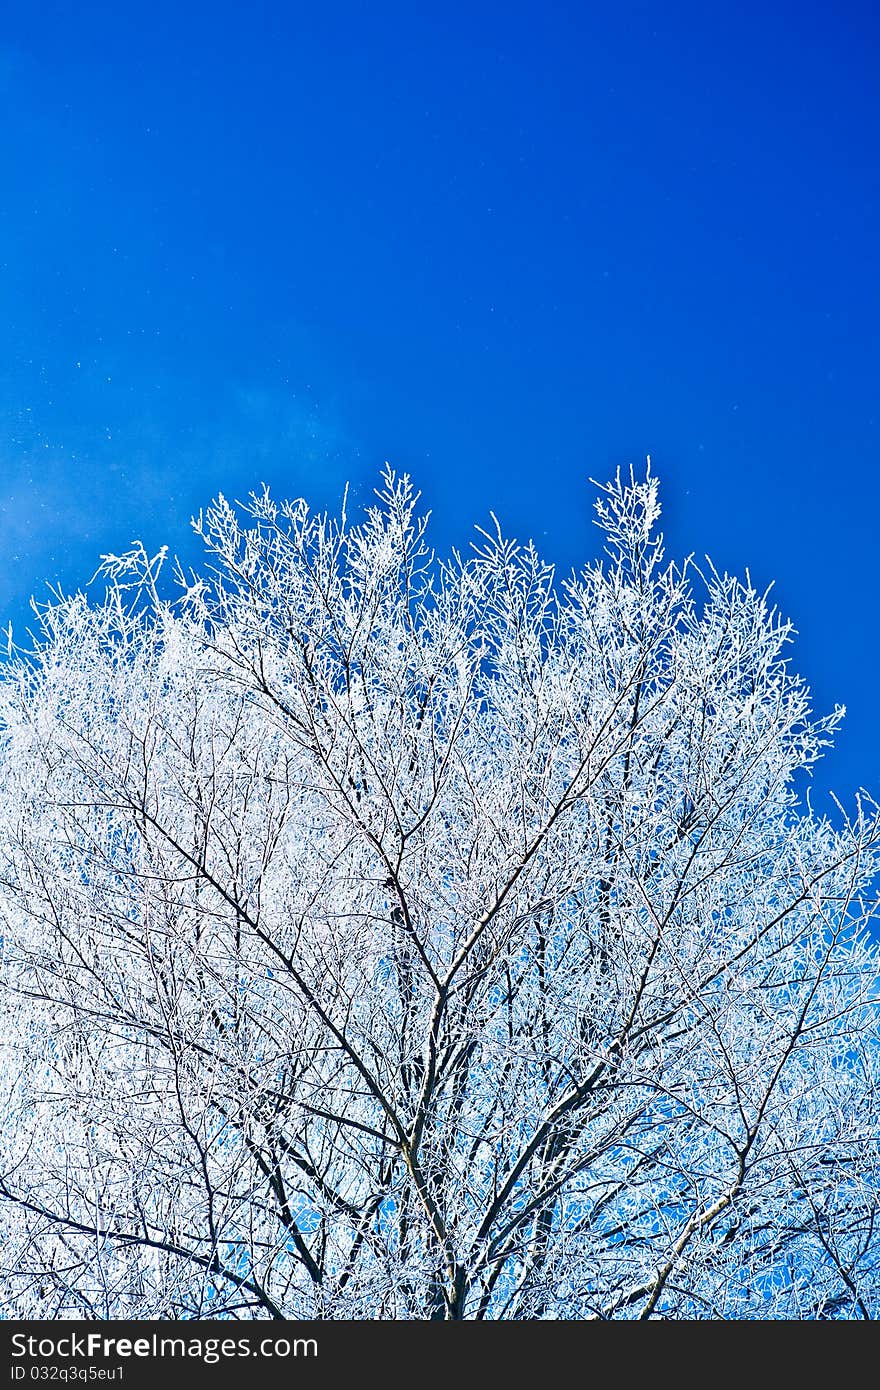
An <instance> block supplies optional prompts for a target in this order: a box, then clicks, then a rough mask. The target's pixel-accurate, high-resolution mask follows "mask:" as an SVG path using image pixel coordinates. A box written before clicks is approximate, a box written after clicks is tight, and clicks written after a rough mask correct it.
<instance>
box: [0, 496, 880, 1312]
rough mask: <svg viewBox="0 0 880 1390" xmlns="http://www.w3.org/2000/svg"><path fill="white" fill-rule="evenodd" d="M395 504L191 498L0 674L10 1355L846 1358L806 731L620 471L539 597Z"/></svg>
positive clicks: (839, 1125)
mask: <svg viewBox="0 0 880 1390" xmlns="http://www.w3.org/2000/svg"><path fill="white" fill-rule="evenodd" d="M416 505H417V497H416V495H415V494H414V493H413V491H412V488H411V486H410V483H409V481H408V479H407V478H405V477H404V478H397V477H395V476H394V475H393V474H391V473H388V474H387V475H386V477H385V479H384V485H383V487H382V488H381V490H380V492H379V494H378V502H377V504H376V505H375V506H374V507H372V508H371V509H370V510H368V512H367V513H366V514H365V517H364V519H363V520H362V522H361V523H360V524H357V525H351V524H349V522H348V521H347V519H346V516H345V512H344V509H343V513H342V515H341V517H340V518H339V519H336V520H333V519H330V518H328V517H326V516H322V515H313V514H312V513H311V512H310V511H309V509H308V508H307V506H306V504H305V503H304V502H302V501H297V502H292V503H290V504H284V505H280V506H279V505H277V504H276V503H275V502H274V501H273V500H272V498H271V497H270V496H269V495H268V494H263V495H258V496H255V497H254V498H252V499H251V501H250V503H249V505H247V506H246V507H244V508H239V509H237V510H236V509H234V508H232V507H231V506H229V505H228V504H227V503H226V501H224V500H223V499H222V498H220V499H218V501H217V502H216V503H215V504H214V505H213V506H212V507H211V508H210V509H209V510H208V511H207V512H206V513H205V514H204V516H203V517H201V518H200V519H199V520H198V522H197V524H196V530H197V532H198V533H199V535H200V536H201V538H202V539H203V541H204V544H205V547H206V550H207V560H206V564H205V568H204V571H203V573H202V574H201V576H197V575H196V574H192V575H190V576H184V575H183V573H182V572H180V571H179V570H178V574H177V579H178V581H179V584H180V588H179V589H175V588H173V587H172V586H170V585H169V586H168V588H167V590H166V588H165V587H164V575H163V576H160V574H159V570H160V567H161V563H162V558H163V557H162V556H161V555H160V556H157V557H155V558H150V557H149V556H148V554H147V553H146V552H145V551H144V550H143V549H142V548H135V549H134V550H133V551H131V552H130V553H128V554H126V555H123V556H119V557H114V556H110V557H105V564H104V569H103V574H104V588H103V589H102V591H101V594H102V596H101V597H99V598H97V599H92V600H90V599H89V598H87V597H85V596H83V595H82V594H76V595H74V596H73V597H65V596H63V595H56V596H55V598H53V600H52V602H51V603H49V604H48V605H47V606H45V607H43V606H41V607H40V608H39V610H38V618H39V625H38V630H37V634H36V638H35V640H34V643H33V647H32V649H31V650H29V651H28V652H20V653H19V654H18V655H17V656H16V655H15V654H13V658H12V660H11V661H10V662H9V663H8V664H7V667H6V671H5V679H4V680H3V681H2V683H0V789H2V790H0V800H2V817H0V914H2V915H0V933H2V990H0V1008H2V1019H0V1024H2V1027H0V1046H2V1062H0V1081H2V1087H3V1092H4V1094H3V1099H2V1104H3V1108H4V1115H5V1122H4V1125H3V1127H2V1137H0V1280H2V1284H0V1290H2V1298H3V1306H4V1307H5V1309H6V1311H7V1315H11V1316H18V1317H35V1318H42V1319H46V1318H61V1317H89V1318H94V1317H97V1318H111V1317H113V1318H119V1317H140V1318H167V1317H170V1318H191V1317H196V1318H199V1317H203V1318H204V1317H236V1318H270V1317H271V1318H278V1317H286V1318H299V1317H319V1318H358V1319H363V1318H415V1319H430V1318H445V1319H461V1318H473V1319H479V1318H488V1319H517V1318H519V1319H537V1318H568V1319H573V1318H576V1319H581V1318H649V1317H666V1318H688V1319H696V1318H712V1319H714V1318H778V1317H784V1318H798V1319H803V1318H850V1317H863V1318H873V1317H876V1316H877V1315H878V1313H880V1210H878V1192H880V1156H878V1135H880V1058H878V1012H877V990H876V985H877V974H878V960H877V954H876V952H875V951H874V950H873V949H872V947H871V946H870V942H869V939H868V936H867V931H866V924H867V919H868V917H869V915H870V910H871V909H870V905H869V903H867V902H866V901H863V898H864V895H865V893H866V891H869V890H870V884H871V880H872V876H873V875H874V874H875V873H876V871H877V867H878V851H877V843H878V829H877V822H876V819H875V817H874V812H873V808H872V807H871V806H870V805H869V804H868V803H867V801H865V800H863V802H862V803H861V804H857V806H856V809H855V810H854V812H853V813H852V814H851V815H849V816H844V815H843V813H842V812H841V814H840V815H839V816H838V815H836V814H835V816H834V817H833V818H831V819H828V818H820V817H817V816H816V815H815V814H814V813H813V812H812V810H811V809H810V805H809V801H808V799H805V798H804V796H803V783H804V781H805V779H804V777H803V771H804V769H809V767H810V765H811V764H812V763H813V762H814V761H815V759H816V758H817V757H818V756H820V753H821V751H822V749H823V746H824V745H826V744H827V743H828V742H829V738H830V735H831V733H832V731H833V728H834V725H835V724H836V722H837V719H838V717H839V714H838V713H836V714H835V715H833V716H832V717H830V718H825V719H818V720H817V719H814V718H813V717H812V716H811V713H810V707H809V701H808V695H807V692H806V691H805V689H804V686H803V685H802V684H801V682H800V681H799V680H798V679H797V678H796V677H795V676H794V675H793V674H792V673H791V671H790V669H789V666H788V663H787V657H786V644H787V642H788V640H789V637H790V629H789V627H788V626H787V625H786V624H785V623H784V622H782V621H781V620H780V619H779V617H778V615H777V614H776V613H775V612H774V611H773V610H772V609H770V608H769V607H768V603H767V599H766V595H763V596H762V595H761V594H760V593H758V592H756V591H755V590H754V589H753V588H752V586H751V585H750V584H749V583H746V584H742V583H741V582H739V581H737V580H736V579H733V578H729V577H728V576H726V575H720V574H718V573H716V572H715V571H714V570H713V569H712V568H711V567H704V571H703V572H701V570H699V569H698V568H697V567H696V566H695V565H694V564H693V563H690V562H688V563H685V564H683V565H680V566H679V565H675V564H669V563H667V562H666V561H665V560H664V557H663V551H662V547H661V539H660V537H659V536H658V535H657V534H656V522H657V517H658V513H659V507H658V503H657V490H656V483H655V480H654V479H653V478H652V477H651V476H650V473H649V474H648V476H647V477H646V478H645V479H644V480H635V479H633V478H632V476H631V477H630V478H629V479H628V480H624V481H621V480H620V478H619V477H618V479H617V480H616V481H614V482H612V483H611V484H610V485H609V486H607V487H605V488H603V489H602V490H601V493H600V500H599V502H598V513H599V522H600V524H601V525H602V527H603V528H604V531H605V534H606V549H607V555H606V557H605V558H604V560H603V561H602V563H597V564H593V565H591V566H589V567H588V568H586V569H585V570H584V572H583V573H582V574H581V575H580V576H579V577H572V578H571V579H569V580H566V581H565V582H561V583H560V582H558V581H556V580H555V579H554V576H553V573H552V571H551V569H550V568H549V567H548V566H547V565H546V564H544V563H543V562H542V560H541V559H540V557H539V556H538V555H537V554H536V552H535V550H534V549H533V548H532V547H531V546H526V547H521V546H517V545H515V544H512V543H510V542H509V541H507V540H506V539H504V537H503V535H502V533H501V531H500V529H498V528H497V527H495V528H494V529H491V530H490V531H489V532H481V533H480V535H479V541H478V543H477V544H476V545H475V547H474V548H473V550H472V552H470V553H469V554H468V555H467V556H466V557H462V556H460V555H458V554H455V553H454V554H453V555H452V557H451V559H450V560H448V561H447V562H442V563H441V562H438V561H436V560H435V559H434V558H433V557H432V555H431V554H430V553H429V551H428V549H427V547H426V543H425V539H424V534H425V527H424V521H423V520H420V519H418V515H417V512H416ZM166 572H167V571H166Z"/></svg>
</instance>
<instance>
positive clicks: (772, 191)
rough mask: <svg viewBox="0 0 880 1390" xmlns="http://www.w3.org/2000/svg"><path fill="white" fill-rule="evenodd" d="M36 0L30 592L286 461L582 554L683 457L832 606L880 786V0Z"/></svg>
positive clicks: (824, 693) (26, 70)
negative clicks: (637, 491) (650, 478)
mask: <svg viewBox="0 0 880 1390" xmlns="http://www.w3.org/2000/svg"><path fill="white" fill-rule="evenodd" d="M182 8H183V13H179V12H178V8H177V6H173V5H170V4H168V3H166V2H165V0H159V2H158V3H153V4H150V5H141V4H137V3H126V4H124V5H118V4H115V5H112V6H111V5H107V6H103V5H93V4H89V3H88V2H87V0H86V3H83V4H78V5H74V4H72V3H51V0H44V3H41V4H40V5H34V4H33V3H31V0H26V3H21V2H19V3H18V4H16V3H12V4H10V5H9V6H7V8H6V9H5V11H4V20H3V24H2V26H0V100H2V112H3V131H4V138H3V140H2V142H0V165H2V167H0V177H2V185H0V186H2V195H0V274H2V289H3V306H4V307H3V313H2V316H0V346H2V350H0V385H2V391H0V619H2V621H3V623H4V624H5V622H6V621H7V620H8V619H9V618H13V619H14V620H15V621H16V622H20V621H21V620H22V619H23V616H24V614H25V611H26V605H27V600H28V596H29V595H30V594H31V593H37V594H39V593H41V592H44V588H43V584H44V580H46V579H53V580H54V579H59V580H60V581H61V582H62V583H63V584H64V585H66V586H69V587H75V586H76V585H78V584H81V583H83V582H84V581H85V580H86V579H87V578H88V577H89V575H90V574H91V573H92V572H93V570H94V568H95V564H96V560H97V557H98V555H99V554H100V553H101V552H102V551H106V550H108V549H112V550H119V549H120V548H122V547H123V546H125V545H126V544H127V543H128V542H129V541H130V540H131V539H133V538H134V537H140V538H143V540H144V541H145V542H146V544H148V545H150V546H156V547H158V545H160V544H161V543H165V542H167V543H168V544H169V545H170V546H171V547H172V549H176V550H178V551H181V552H182V553H187V554H188V553H189V550H188V547H189V546H190V542H189V539H188V533H187V522H188V518H189V516H190V515H191V513H192V512H193V511H194V510H197V509H198V508H199V507H200V506H201V505H203V504H204V503H205V502H207V501H208V500H210V498H211V497H212V496H213V495H214V494H215V493H216V492H217V491H218V490H222V491H223V492H225V493H227V494H228V495H231V496H242V495H244V494H246V493H247V492H248V491H250V490H251V489H252V488H254V487H257V486H258V485H259V484H260V483H261V482H263V481H266V482H268V483H269V484H270V485H271V486H272V488H273V490H274V491H275V492H276V493H278V494H297V495H299V494H301V493H305V494H306V495H307V496H309V497H310V498H311V499H313V500H314V501H315V502H316V503H318V504H322V505H323V504H331V505H335V504H336V502H337V501H338V499H339V496H340V494H341V490H342V486H343V484H344V482H345V480H346V479H350V480H351V481H352V483H353V484H354V487H355V494H356V496H363V497H366V495H367V494H368V492H369V489H370V487H371V486H372V485H373V482H374V481H375V479H376V477H377V474H378V470H379V468H380V467H381V465H382V463H383V461H384V460H385V459H388V460H390V461H391V462H392V463H393V464H394V465H395V466H396V467H398V468H399V469H401V470H408V471H409V472H411V473H412V474H413V476H414V477H415V479H416V481H417V482H418V483H419V485H420V486H421V487H422V489H423V491H424V494H425V499H426V503H427V504H428V505H429V506H431V507H432V509H433V512H434V517H435V525H434V539H435V541H436V542H437V543H438V544H439V545H440V546H441V547H443V546H445V545H448V544H449V543H450V542H456V543H458V544H465V543H466V542H467V539H468V537H469V534H470V526H471V524H472V523H473V522H474V521H483V520H485V517H486V514H487V512H488V509H489V508H493V509H494V510H495V511H496V512H498V513H499V514H500V516H501V518H502V520H503V521H504V522H505V525H506V527H507V529H508V530H509V531H511V532H513V533H514V534H518V535H520V536H523V537H526V536H534V538H535V539H536V541H538V543H539V544H540V545H541V547H542V548H543V549H544V551H545V552H546V553H547V554H548V556H549V557H550V558H551V559H553V560H556V561H558V562H559V564H560V565H562V566H563V567H565V568H569V567H570V566H571V565H573V564H579V563H581V562H582V561H583V560H585V559H587V558H590V557H592V556H593V555H594V554H595V552H596V548H597V543H598V535H597V533H596V532H595V531H594V529H593V528H592V527H591V526H590V524H589V523H590V516H591V506H592V500H593V491H592V489H591V487H590V485H589V483H588V482H587V479H588V477H589V476H590V475H592V476H594V477H598V478H603V477H606V476H608V475H609V474H610V473H611V472H613V470H614V468H616V467H617V466H618V465H623V466H626V465H628V464H629V463H630V462H636V463H638V462H639V461H640V460H641V459H643V457H644V455H645V454H646V453H650V454H651V455H652V458H653V460H654V465H655V471H656V472H657V473H658V474H659V475H660V477H661V480H662V484H663V498H664V503H665V512H664V530H665V533H666V536H667V540H668V543H669V548H670V549H671V550H672V551H674V552H676V553H682V552H689V551H695V552H697V554H698V555H702V554H703V553H704V552H708V553H709V554H710V555H711V556H712V558H713V560H714V561H715V563H716V564H717V565H718V566H719V567H726V568H729V569H733V570H736V571H737V572H742V571H743V570H744V569H745V567H746V566H748V567H749V568H750V570H751V573H752V576H753V578H754V580H755V581H756V582H757V583H760V584H762V585H763V584H767V583H769V582H770V581H771V580H772V579H775V580H776V590H775V594H776V598H777V601H778V603H779V604H780V606H781V608H782V609H783V611H784V612H785V613H786V614H788V615H789V616H790V617H791V618H792V619H793V620H794V622H795V624H796V625H797V627H798V629H799V630H800V634H801V635H800V637H799V638H798V642H797V646H796V647H795V648H794V649H793V661H794V664H795V666H796V667H797V669H799V670H800V671H801V672H802V674H803V675H804V676H805V677H806V678H807V679H808V680H809V682H810V684H811V686H812V688H813V691H814V695H815V702H816V705H817V707H818V708H819V709H826V708H829V707H830V706H832V705H833V704H834V703H836V702H841V703H845V704H846V705H847V707H848V711H849V713H848V717H847V720H846V724H845V728H844V730H843V732H842V733H841V735H840V737H839V740H838V746H837V749H836V750H835V752H834V753H833V755H831V757H829V758H828V759H827V760H826V763H825V765H824V767H823V769H822V770H821V772H820V773H819V774H818V775H817V778H816V782H817V787H818V790H819V791H820V792H821V793H822V794H823V795H822V797H821V798H820V801H819V803H818V804H821V805H823V806H824V805H825V804H826V803H827V795H825V794H826V793H827V790H828V788H829V787H834V788H835V789H837V790H838V791H839V792H840V793H841V795H842V796H843V797H844V799H845V800H847V801H849V800H850V798H851V794H852V793H853V791H854V790H855V788H856V787H857V786H858V785H859V784H864V785H866V786H867V787H868V788H869V789H873V790H874V791H875V792H880V734H878V720H877V718H876V673H875V667H876V662H877V659H876V652H877V648H878V643H880V619H878V598H880V591H878V590H880V586H878V582H877V563H878V550H880V547H878V545H877V516H878V510H880V507H878V504H880V483H878V471H877V461H876V455H877V446H878V434H880V429H878V426H880V400H878V382H880V340H878V323H880V303H878V301H880V276H878V236H877V229H878V221H880V219H878V212H880V206H878V205H880V162H878V159H877V148H878V144H877V142H878V134H880V131H878V113H880V100H878V72H880V61H878V58H880V46H878V38H880V20H878V17H877V13H876V11H874V12H872V9H871V8H870V7H868V6H867V4H849V5H844V6H835V7H832V6H830V5H821V6H819V5H809V4H807V5H804V4H799V5H797V6H795V5H787V4H771V5H770V6H769V10H768V7H767V6H766V5H758V4H745V5H736V6H733V5H724V6H721V5H705V4H699V5H697V4H694V5H685V4H675V3H669V4H662V5H661V4H645V5H627V4H615V5H614V6H608V5H604V4H603V5H598V4H596V5H593V4H590V3H584V0H581V3H577V4H574V3H572V4H554V3H552V0H551V2H550V3H544V4H539V3H532V0H529V3H522V4H518V3H515V0H512V2H511V3H504V4H497V3H479V0H473V2H472V3H469V4H463V3H462V4H460V3H458V0H452V2H451V3H449V2H447V3H445V4H443V5H442V6H441V5H435V6H430V7H429V6H426V5H414V4H412V3H410V4H406V5H404V4H395V3H382V0H376V3H373V4H369V5H368V4H356V3H353V2H349V3H339V4H333V3H326V4H322V5H320V6H319V5H315V4H314V3H296V2H294V3H289V4H282V3H280V0H273V2H272V3H261V0H256V2H255V3H249V4H248V5H246V6H245V5H227V4H224V3H222V0H221V2H220V3H215V4H212V5H210V6H207V5H205V6H202V5H200V4H184V5H183V7H182Z"/></svg>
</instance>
